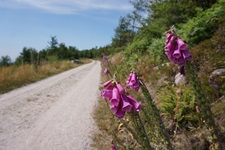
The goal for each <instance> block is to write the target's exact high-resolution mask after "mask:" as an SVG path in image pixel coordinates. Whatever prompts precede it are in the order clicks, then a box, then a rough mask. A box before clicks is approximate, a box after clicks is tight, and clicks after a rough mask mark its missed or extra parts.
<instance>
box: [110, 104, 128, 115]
mask: <svg viewBox="0 0 225 150" xmlns="http://www.w3.org/2000/svg"><path fill="white" fill-rule="evenodd" d="M110 109H111V110H112V111H113V113H114V115H115V116H116V117H117V118H123V117H124V115H125V111H123V110H122V104H121V102H120V103H119V105H118V106H115V105H111V106H110Z"/></svg>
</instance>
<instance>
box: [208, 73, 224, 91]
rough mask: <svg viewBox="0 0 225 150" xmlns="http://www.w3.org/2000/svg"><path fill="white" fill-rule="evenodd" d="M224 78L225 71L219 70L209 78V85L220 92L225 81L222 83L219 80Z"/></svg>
mask: <svg viewBox="0 0 225 150" xmlns="http://www.w3.org/2000/svg"><path fill="white" fill-rule="evenodd" d="M222 76H225V69H217V70H215V71H213V72H212V73H211V75H210V77H209V84H210V85H211V86H212V87H214V88H215V89H216V90H220V89H221V86H222V85H223V84H224V83H225V81H223V82H224V83H222V82H221V80H219V78H221V77H222ZM218 80H219V81H218Z"/></svg>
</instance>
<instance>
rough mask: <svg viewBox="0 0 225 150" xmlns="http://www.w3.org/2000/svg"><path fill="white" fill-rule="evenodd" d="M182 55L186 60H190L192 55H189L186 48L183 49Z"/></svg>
mask: <svg viewBox="0 0 225 150" xmlns="http://www.w3.org/2000/svg"><path fill="white" fill-rule="evenodd" d="M183 57H184V59H185V60H186V61H187V60H191V58H192V55H191V53H190V52H189V51H188V50H184V51H183Z"/></svg>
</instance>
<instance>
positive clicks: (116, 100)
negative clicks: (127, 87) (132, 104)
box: [110, 87, 121, 106]
mask: <svg viewBox="0 0 225 150" xmlns="http://www.w3.org/2000/svg"><path fill="white" fill-rule="evenodd" d="M120 99H121V98H120V93H119V90H118V89H117V88H116V87H114V88H113V90H112V98H111V99H110V103H111V104H112V105H115V106H118V105H119V102H120Z"/></svg>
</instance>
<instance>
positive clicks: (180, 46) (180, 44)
mask: <svg viewBox="0 0 225 150" xmlns="http://www.w3.org/2000/svg"><path fill="white" fill-rule="evenodd" d="M177 45H178V49H180V50H186V49H187V44H185V43H184V41H183V40H182V39H181V38H177Z"/></svg>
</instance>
